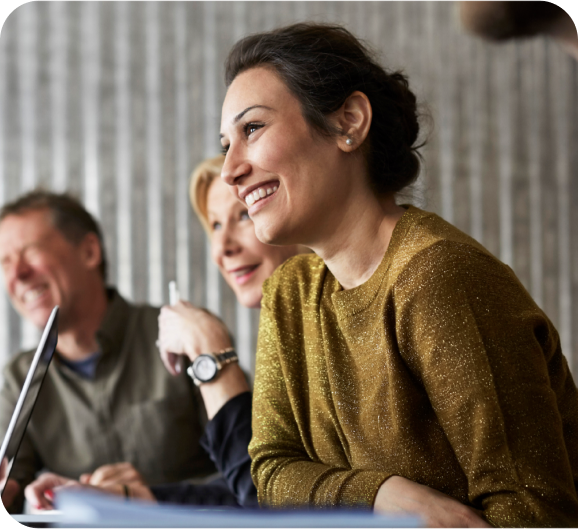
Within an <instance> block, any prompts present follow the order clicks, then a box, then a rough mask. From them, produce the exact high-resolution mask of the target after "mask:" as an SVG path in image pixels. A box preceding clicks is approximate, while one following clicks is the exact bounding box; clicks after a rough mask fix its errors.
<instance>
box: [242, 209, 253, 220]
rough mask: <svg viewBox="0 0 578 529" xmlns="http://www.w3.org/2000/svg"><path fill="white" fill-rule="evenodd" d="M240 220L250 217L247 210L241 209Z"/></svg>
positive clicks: (249, 218)
mask: <svg viewBox="0 0 578 529" xmlns="http://www.w3.org/2000/svg"><path fill="white" fill-rule="evenodd" d="M241 220H251V217H249V212H248V211H243V213H241Z"/></svg>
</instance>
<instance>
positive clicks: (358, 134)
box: [332, 90, 373, 152]
mask: <svg viewBox="0 0 578 529" xmlns="http://www.w3.org/2000/svg"><path fill="white" fill-rule="evenodd" d="M332 117H333V119H334V122H335V124H336V125H337V127H339V129H340V130H342V131H343V133H342V134H341V135H340V136H339V137H338V138H337V145H338V147H339V148H340V149H341V150H342V151H344V152H352V151H354V150H356V149H357V148H359V146H360V145H361V144H362V143H363V142H364V141H365V139H366V138H367V135H368V134H369V129H370V127H371V120H372V117H373V111H372V109H371V103H370V102H369V98H368V97H367V96H366V95H365V94H364V93H363V92H360V91H359V90H356V91H355V92H353V93H352V94H351V95H350V96H349V97H348V98H347V99H346V100H345V102H344V103H343V105H341V108H340V109H339V110H338V111H337V112H335V114H334V115H333V116H332Z"/></svg>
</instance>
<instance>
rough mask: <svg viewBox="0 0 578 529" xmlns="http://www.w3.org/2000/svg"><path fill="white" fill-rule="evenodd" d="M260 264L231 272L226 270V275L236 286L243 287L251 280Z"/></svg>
mask: <svg viewBox="0 0 578 529" xmlns="http://www.w3.org/2000/svg"><path fill="white" fill-rule="evenodd" d="M260 264H261V263H258V264H255V265H246V266H241V267H239V268H235V269H233V270H228V273H229V274H230V275H231V276H232V277H233V279H234V280H235V282H236V283H237V285H244V284H245V283H247V282H248V281H250V280H251V279H252V278H253V276H254V275H255V272H256V271H257V268H259V266H260Z"/></svg>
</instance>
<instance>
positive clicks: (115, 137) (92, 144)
mask: <svg viewBox="0 0 578 529" xmlns="http://www.w3.org/2000/svg"><path fill="white" fill-rule="evenodd" d="M301 20H317V21H334V22H339V23H343V24H345V25H346V26H347V27H348V28H349V29H350V30H351V31H353V32H354V33H355V34H356V35H358V36H359V37H362V38H364V39H367V40H368V41H369V43H370V44H371V45H373V47H374V48H375V49H377V50H378V51H379V52H380V53H381V55H382V59H383V62H384V63H385V64H386V65H388V66H390V67H393V68H399V67H401V68H403V69H404V70H405V71H406V72H407V73H408V74H409V76H410V81H411V84H412V87H413V89H414V90H415V91H416V92H417V94H418V96H419V97H420V99H421V100H422V101H424V102H426V103H427V107H428V108H429V111H430V112H431V114H432V115H433V118H434V123H435V125H434V127H433V129H432V132H431V136H430V140H429V143H428V145H427V147H426V148H425V149H424V157H425V160H426V164H425V169H424V171H423V173H422V175H421V177H420V180H419V182H418V184H417V185H416V187H415V189H414V190H413V196H412V199H413V201H414V202H415V203H416V204H417V205H421V206H425V207H426V208H427V209H430V210H432V211H435V212H437V213H439V214H440V215H442V216H443V217H444V218H446V219H447V220H449V221H450V222H453V223H454V224H456V225H457V226H458V227H459V228H461V229H462V230H464V231H466V232H468V233H470V234H471V235H473V236H474V237H475V238H476V239H478V240H479V241H481V242H482V243H483V244H484V245H485V246H486V247H487V248H488V249H489V250H490V251H492V252H493V253H494V254H495V255H497V256H498V257H499V258H500V259H502V260H503V261H504V262H506V263H507V264H509V265H510V266H512V268H513V269H514V270H515V271H516V273H517V274H518V276H519V277H520V279H521V281H522V282H523V284H524V285H525V286H526V287H527V289H528V290H529V291H530V292H531V294H532V295H533V296H534V298H535V299H536V301H537V302H538V304H539V305H540V306H541V307H543V308H544V310H545V311H546V313H547V314H548V315H549V316H550V317H551V318H552V320H553V321H554V322H555V324H556V325H557V327H558V329H559V331H560V335H561V339H562V345H563V350H564V352H565V354H566V356H567V358H568V360H569V362H570V364H571V365H572V366H574V368H575V369H578V359H576V360H574V357H575V355H576V354H578V325H577V323H578V307H577V306H576V305H578V266H577V265H578V223H577V221H578V210H577V208H576V207H573V206H575V205H576V204H578V174H576V173H577V169H576V167H577V161H578V160H577V159H576V158H577V156H578V149H577V148H576V146H578V130H577V127H578V125H577V124H578V106H577V96H578V94H577V89H578V82H577V80H578V79H577V71H576V63H575V62H573V61H572V60H571V59H570V58H568V57H567V56H566V55H565V54H564V53H562V52H561V51H560V50H559V49H558V48H557V47H556V45H555V44H553V43H551V42H548V41H546V40H545V39H533V40H528V41H523V42H517V43H509V44H504V45H500V46H497V45H492V44H487V43H485V42H482V41H479V40H477V39H474V38H472V37H469V36H467V35H464V34H463V33H462V32H461V30H460V28H459V25H458V21H457V11H456V5H455V4H454V3H452V2H384V3H380V2H257V3H252V2H214V3H213V2H187V3H184V2H166V3H164V2H158V3H157V2H126V3H125V2H102V3H100V2H70V3H68V2H67V3H64V2H38V3H29V4H25V5H23V6H21V7H19V8H18V9H17V10H16V11H15V12H13V13H12V14H11V15H10V17H9V18H8V20H7V21H6V23H5V25H4V27H3V29H2V34H1V37H0V202H1V203H3V202H5V201H7V200H11V199H13V198H14V197H16V196H17V195H19V194H20V193H22V192H24V191H27V190H29V189H31V188H33V187H34V186H36V185H42V186H44V187H47V188H52V189H56V190H64V189H67V190H70V191H72V192H74V193H76V194H77V195H78V196H79V197H80V198H81V199H82V200H83V201H84V203H85V204H86V207H87V208H88V209H89V210H90V211H91V212H92V213H94V214H95V215H96V217H97V218H98V219H100V221H101V223H102V225H103V228H104V232H105V237H106V244H107V252H108V256H109V259H110V265H111V266H110V280H111V283H113V284H116V285H117V286H118V288H119V290H120V292H121V293H122V294H124V295H125V296H127V297H128V298H130V299H132V300H134V301H137V302H148V303H152V304H156V305H158V304H161V303H163V302H166V301H167V297H168V292H167V283H168V281H169V280H171V279H176V280H177V281H178V284H179V287H180V289H181V292H182V293H183V294H184V293H186V295H187V297H188V298H189V299H190V300H191V301H192V302H194V303H197V304H199V305H204V306H207V307H208V308H210V309H211V310H213V311H215V312H217V313H220V314H221V315H222V317H223V318H224V319H225V321H226V323H227V324H228V326H229V327H230V328H231V329H232V330H233V331H234V334H235V335H236V338H237V341H238V347H239V349H240V353H241V358H242V364H243V366H244V367H245V368H247V369H249V370H251V369H252V367H253V350H254V344H255V335H256V328H257V320H258V315H257V314H256V313H255V312H254V311H249V310H247V309H243V308H241V307H239V305H238V304H237V303H236V301H235V298H234V296H233V295H232V293H231V291H230V290H229V289H228V287H227V286H226V285H225V284H224V283H223V281H222V279H221V278H220V277H219V274H218V272H217V270H216V268H215V267H214V266H213V265H212V263H211V262H210V259H209V256H208V252H207V241H206V239H205V236H204V234H203V231H202V228H201V226H200V224H199V222H198V221H197V220H196V218H194V216H193V215H192V212H191V209H190V207H189V205H188V203H187V198H186V197H187V186H188V178H189V174H190V172H191V170H192V169H193V167H194V166H195V164H196V163H198V162H199V161H200V160H202V159H203V158H204V157H207V156H213V155H214V154H216V153H217V152H218V151H219V143H218V131H219V114H220V104H221V101H222V99H223V97H224V93H225V88H224V85H223V81H222V74H223V67H222V65H223V61H224V58H225V56H226V53H227V50H228V49H229V48H230V46H231V45H232V44H233V43H234V42H235V41H236V40H237V39H238V38H239V37H241V36H243V35H245V34H247V33H251V32H256V31H261V30H265V29H269V28H273V27H275V26H278V25H283V24H288V23H292V22H295V21H301ZM36 336H37V334H36V332H35V330H34V329H31V328H30V327H29V326H28V325H27V324H26V323H24V322H21V321H20V319H19V318H18V316H17V315H16V314H15V313H14V311H13V310H12V308H11V307H10V305H9V303H8V300H7V299H6V297H5V296H4V295H2V296H1V297H0V362H1V363H3V362H4V361H5V360H6V359H7V358H8V357H9V356H10V355H12V354H14V353H15V352H16V351H17V350H19V349H20V348H23V347H29V346H30V345H33V344H34V342H35V340H36Z"/></svg>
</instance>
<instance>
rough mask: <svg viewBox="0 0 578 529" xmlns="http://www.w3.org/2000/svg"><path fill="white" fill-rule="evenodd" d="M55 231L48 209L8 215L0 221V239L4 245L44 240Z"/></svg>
mask: <svg viewBox="0 0 578 529" xmlns="http://www.w3.org/2000/svg"><path fill="white" fill-rule="evenodd" d="M56 231H57V230H56V228H55V227H54V225H53V223H52V219H51V216H50V211H49V210H48V209H35V210H28V211H23V212H22V213H10V214H9V215H7V216H6V217H4V218H3V219H2V220H1V221H0V239H1V240H2V242H3V243H4V244H9V243H12V242H14V243H18V242H19V241H21V242H24V241H28V242H29V241H30V240H33V239H37V238H46V237H50V236H52V235H53V234H54V233H55V232H56Z"/></svg>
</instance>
